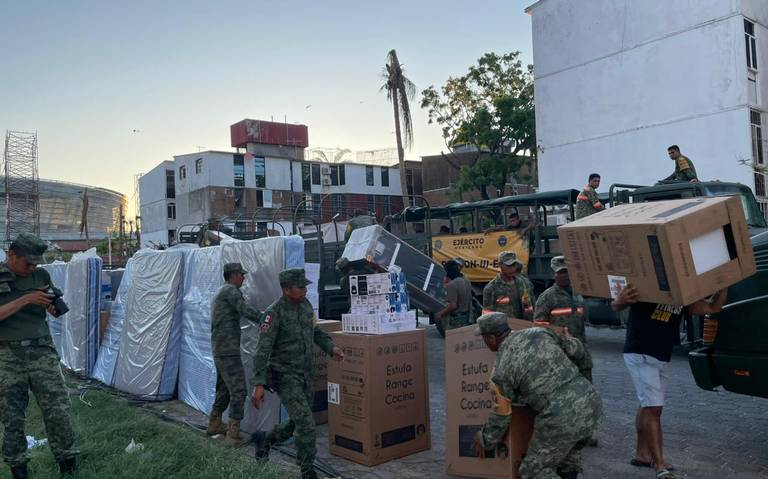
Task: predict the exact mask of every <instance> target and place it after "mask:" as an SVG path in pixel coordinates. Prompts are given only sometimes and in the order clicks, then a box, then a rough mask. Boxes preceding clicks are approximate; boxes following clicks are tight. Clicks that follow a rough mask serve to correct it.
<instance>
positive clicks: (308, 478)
mask: <svg viewBox="0 0 768 479" xmlns="http://www.w3.org/2000/svg"><path fill="white" fill-rule="evenodd" d="M301 479H319V478H318V477H317V473H316V472H315V468H314V467H312V466H310V467H309V468H307V469H305V468H303V467H302V468H301Z"/></svg>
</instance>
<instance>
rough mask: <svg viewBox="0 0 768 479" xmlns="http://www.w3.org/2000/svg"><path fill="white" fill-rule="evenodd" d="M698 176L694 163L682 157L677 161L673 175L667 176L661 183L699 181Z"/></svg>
mask: <svg viewBox="0 0 768 479" xmlns="http://www.w3.org/2000/svg"><path fill="white" fill-rule="evenodd" d="M698 179H699V177H698V176H697V175H696V168H694V166H693V162H692V161H691V160H690V159H689V158H688V157H687V156H684V155H680V156H678V157H677V160H675V171H674V172H672V174H671V175H669V176H667V177H666V178H664V179H663V180H660V181H659V183H687V182H689V181H691V180H698Z"/></svg>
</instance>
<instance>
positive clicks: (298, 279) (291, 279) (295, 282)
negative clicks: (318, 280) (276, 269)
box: [280, 268, 312, 288]
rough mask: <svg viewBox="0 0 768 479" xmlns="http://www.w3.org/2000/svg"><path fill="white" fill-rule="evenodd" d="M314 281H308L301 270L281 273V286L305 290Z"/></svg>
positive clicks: (295, 269)
mask: <svg viewBox="0 0 768 479" xmlns="http://www.w3.org/2000/svg"><path fill="white" fill-rule="evenodd" d="M311 282H312V281H310V280H308V279H307V276H306V275H305V274H304V270H303V269H301V268H293V269H286V270H283V271H280V286H296V287H298V288H304V287H306V286H307V285H308V284H310V283H311Z"/></svg>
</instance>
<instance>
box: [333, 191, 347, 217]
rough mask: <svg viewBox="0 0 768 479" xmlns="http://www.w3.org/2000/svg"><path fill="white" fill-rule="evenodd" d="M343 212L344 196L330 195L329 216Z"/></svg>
mask: <svg viewBox="0 0 768 479" xmlns="http://www.w3.org/2000/svg"><path fill="white" fill-rule="evenodd" d="M343 211H344V196H343V195H332V196H331V214H334V215H335V214H336V213H341V212H343Z"/></svg>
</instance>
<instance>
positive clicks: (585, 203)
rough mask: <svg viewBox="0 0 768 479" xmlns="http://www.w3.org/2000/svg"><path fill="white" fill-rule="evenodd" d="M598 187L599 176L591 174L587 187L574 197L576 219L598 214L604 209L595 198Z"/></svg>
mask: <svg viewBox="0 0 768 479" xmlns="http://www.w3.org/2000/svg"><path fill="white" fill-rule="evenodd" d="M599 187H600V175H598V174H597V173H592V174H591V175H589V181H588V183H587V186H585V187H584V189H583V190H581V193H579V196H577V197H576V219H577V220H580V219H581V218H586V217H587V216H589V215H593V214H595V213H599V212H601V211H603V210H604V209H605V206H603V204H602V203H601V202H600V199H599V198H598V197H597V189H598V188H599Z"/></svg>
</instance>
